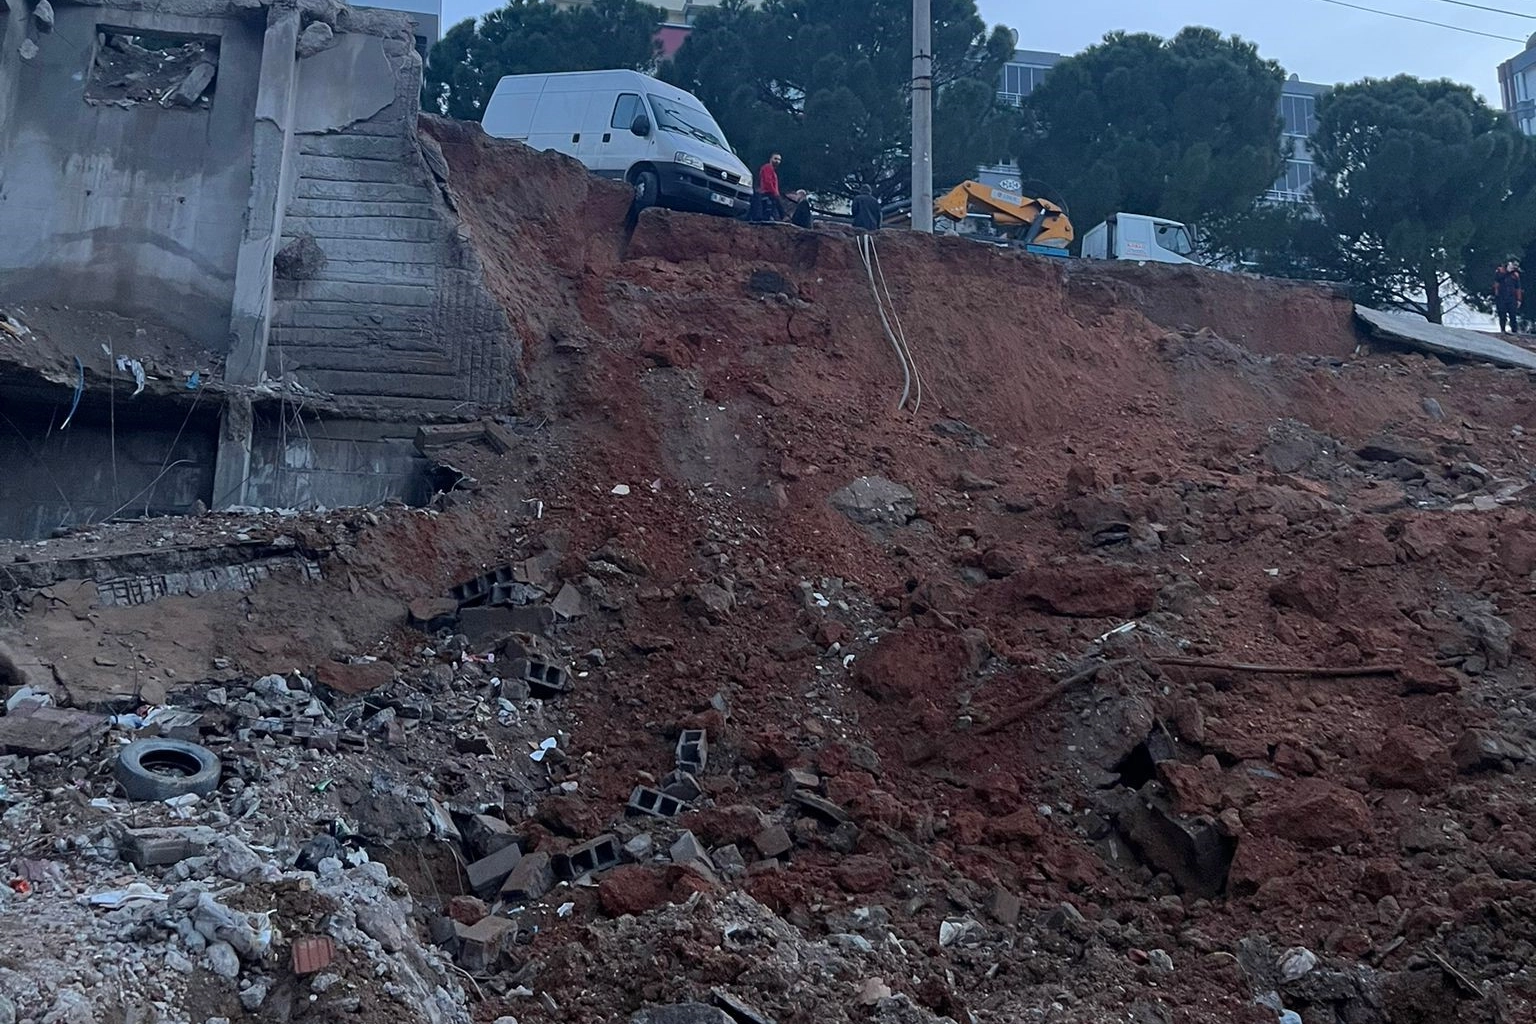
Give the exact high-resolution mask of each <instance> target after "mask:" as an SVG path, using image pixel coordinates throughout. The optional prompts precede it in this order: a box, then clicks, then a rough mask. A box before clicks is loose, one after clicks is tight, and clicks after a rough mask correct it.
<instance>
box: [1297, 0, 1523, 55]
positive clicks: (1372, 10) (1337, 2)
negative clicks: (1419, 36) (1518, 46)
mask: <svg viewBox="0 0 1536 1024" xmlns="http://www.w3.org/2000/svg"><path fill="white" fill-rule="evenodd" d="M1317 2H1318V3H1322V4H1333V5H1334V6H1335V7H1348V8H1350V9H1351V10H1356V11H1364V12H1365V13H1367V14H1379V15H1381V16H1382V17H1383V18H1396V19H1398V20H1399V21H1414V22H1418V23H1419V24H1420V25H1433V26H1434V27H1435V28H1443V29H1448V30H1449V31H1451V32H1464V33H1466V34H1467V35H1469V36H1482V37H1483V38H1485V39H1500V40H1503V41H1504V42H1506V43H1522V44H1523V43H1524V42H1525V40H1524V39H1516V38H1515V37H1514V36H1501V35H1497V34H1495V33H1493V32H1479V31H1478V30H1477V29H1475V28H1463V27H1462V26H1460V25H1448V24H1446V23H1445V22H1443V21H1430V20H1429V19H1428V18H1415V17H1414V16H1413V15H1411V14H1398V13H1397V12H1396V11H1383V10H1381V9H1380V8H1379V7H1362V6H1361V5H1360V4H1352V3H1347V2H1346V0H1317Z"/></svg>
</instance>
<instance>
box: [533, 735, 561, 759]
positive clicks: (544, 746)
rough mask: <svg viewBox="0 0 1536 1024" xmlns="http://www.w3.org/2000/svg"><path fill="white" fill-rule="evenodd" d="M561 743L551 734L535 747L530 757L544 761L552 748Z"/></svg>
mask: <svg viewBox="0 0 1536 1024" xmlns="http://www.w3.org/2000/svg"><path fill="white" fill-rule="evenodd" d="M559 745H560V742H559V741H558V740H556V739H555V738H554V737H553V736H551V737H549V738H548V739H547V740H545V741H544V742H542V743H540V744H539V745H538V746H537V747H535V748H534V751H533V753H531V754H529V755H528V757H529V758H530V759H532V760H534V761H542V760H544V755H545V754H547V753H549V752H550V751H551V750H554V749H555V748H556V747H557V746H559Z"/></svg>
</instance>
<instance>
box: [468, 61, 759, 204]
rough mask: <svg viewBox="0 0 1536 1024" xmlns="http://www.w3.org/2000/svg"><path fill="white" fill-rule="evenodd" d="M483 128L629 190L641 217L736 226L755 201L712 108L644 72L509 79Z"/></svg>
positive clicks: (748, 173) (492, 103)
mask: <svg viewBox="0 0 1536 1024" xmlns="http://www.w3.org/2000/svg"><path fill="white" fill-rule="evenodd" d="M480 124H481V127H483V128H484V129H485V130H486V133H487V134H490V135H494V136H496V137H497V138H502V139H516V140H518V141H519V142H526V143H527V144H528V145H530V146H532V147H533V148H534V149H553V150H555V151H557V152H560V153H565V154H567V155H568V156H573V157H575V158H576V159H577V160H580V161H581V162H582V163H583V164H585V165H586V167H587V169H588V170H589V171H591V172H592V173H594V174H600V175H602V176H603V177H605V178H618V179H621V180H623V181H626V182H628V183H629V184H631V185H633V186H634V187H635V201H636V203H637V204H638V205H640V206H642V207H645V206H655V205H662V206H668V207H671V208H673V209H677V210H696V211H699V212H704V213H719V214H725V215H727V216H735V215H740V214H745V213H746V212H747V208H748V207H749V206H750V204H751V201H752V172H751V171H749V170H747V166H746V165H745V164H743V163H742V162H741V161H740V160H739V159H737V157H736V154H735V153H733V152H731V148H730V144H729V143H728V142H726V140H725V133H724V132H723V131H721V130H720V126H719V125H717V124H716V123H715V119H714V118H713V117H711V116H710V114H709V111H708V110H705V109H704V104H702V103H700V102H699V101H698V100H696V99H694V98H693V96H692V95H690V94H688V93H686V92H684V91H683V90H681V89H677V88H674V87H673V86H670V85H667V84H666V83H664V82H659V81H657V80H656V79H654V78H652V77H650V76H649V75H642V74H641V73H640V72H638V71H570V72H564V73H561V74H553V75H508V76H507V77H505V78H503V79H502V80H501V81H500V82H497V83H496V91H495V92H493V93H492V94H491V100H490V102H489V103H487V104H486V105H485V114H484V116H482V117H481V118H480Z"/></svg>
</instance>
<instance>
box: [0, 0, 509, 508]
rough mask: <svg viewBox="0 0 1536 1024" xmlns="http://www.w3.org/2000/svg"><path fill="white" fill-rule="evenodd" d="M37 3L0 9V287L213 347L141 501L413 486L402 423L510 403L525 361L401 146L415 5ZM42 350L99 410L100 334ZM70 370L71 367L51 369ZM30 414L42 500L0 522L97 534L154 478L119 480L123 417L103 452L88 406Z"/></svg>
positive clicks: (416, 163) (354, 493)
mask: <svg viewBox="0 0 1536 1024" xmlns="http://www.w3.org/2000/svg"><path fill="white" fill-rule="evenodd" d="M54 2H56V3H58V4H59V7H58V8H57V10H56V11H55V10H54V9H53V8H52V7H43V8H37V6H36V0H32V2H30V3H25V4H23V3H15V2H13V3H11V4H6V5H4V6H0V10H3V11H4V12H5V16H6V21H5V22H4V25H5V41H4V45H3V46H0V216H3V217H4V222H5V224H6V226H7V229H8V231H9V232H10V233H9V234H8V235H7V238H8V240H10V241H11V242H12V244H11V245H8V246H5V247H3V248H0V298H3V299H4V300H5V301H6V303H7V304H8V305H13V304H14V305H17V306H19V305H22V304H32V305H34V306H43V305H46V306H53V307H66V306H67V307H70V308H72V309H76V310H85V311H105V312H110V313H115V314H121V315H123V316H126V317H128V318H131V319H135V320H137V321H139V322H143V323H149V322H155V323H157V324H158V325H161V326H164V327H168V328H170V329H171V331H172V333H175V334H177V335H178V336H182V337H184V338H185V340H186V341H188V342H189V343H190V349H191V350H200V351H204V352H206V353H207V354H208V355H209V356H210V357H211V358H212V361H213V368H212V369H211V370H205V372H204V383H205V385H217V386H218V387H217V390H216V392H215V393H217V394H218V395H219V396H220V397H219V399H218V401H217V403H216V404H215V405H214V407H213V408H208V407H207V405H205V406H204V409H203V410H202V411H203V413H205V414H207V416H208V420H207V422H200V423H199V424H198V425H197V426H196V427H194V428H193V429H191V430H189V431H188V434H187V439H188V440H190V439H192V438H193V436H194V435H195V437H196V449H197V450H196V451H190V450H189V451H188V452H187V453H184V454H185V458H186V460H187V468H186V469H184V470H183V469H180V468H179V469H178V473H177V474H176V476H175V478H174V479H172V478H167V481H161V482H160V483H159V484H158V485H157V486H156V487H155V488H153V489H152V497H154V500H152V501H151V502H150V505H151V508H152V510H154V511H162V512H177V511H187V510H189V509H190V508H192V507H194V505H195V503H196V502H197V501H199V500H202V501H205V502H206V503H207V504H209V505H210V506H212V507H215V508H219V507H226V506H231V505H252V504H255V505H265V506H276V507H300V508H305V507H313V506H316V505H325V506H331V507H335V506H340V505H352V504H370V503H376V502H378V501H382V500H386V499H389V498H398V499H402V500H405V501H409V502H423V501H425V500H426V499H427V497H428V496H429V495H428V490H427V488H428V484H427V468H426V463H425V462H424V461H423V460H422V459H421V457H420V455H419V454H418V453H416V452H415V451H414V450H413V448H412V447H411V440H412V437H413V436H414V430H415V426H416V425H417V424H418V423H420V422H421V420H422V419H423V418H428V417H444V418H466V419H468V418H474V417H476V416H479V415H482V414H484V413H486V412H490V411H495V410H497V409H499V408H501V407H504V406H505V405H506V403H507V401H508V400H509V398H510V396H511V394H512V391H513V386H514V382H515V379H516V368H517V365H518V361H519V355H520V350H519V342H518V338H517V336H516V335H515V334H514V332H513V331H512V330H511V327H510V324H509V323H508V320H507V316H506V313H505V312H504V311H503V309H502V307H501V306H500V305H499V304H498V303H497V302H496V300H495V299H494V298H493V297H492V295H491V294H490V292H489V290H488V289H487V287H486V284H485V281H484V275H483V273H482V268H481V266H480V264H479V262H478V260H477V257H476V256H475V254H474V252H473V249H472V247H471V246H470V245H469V244H468V240H467V236H466V234H465V233H464V228H463V227H462V225H461V224H460V222H459V219H458V216H457V215H456V213H455V211H454V210H453V208H452V205H451V201H450V199H449V198H448V197H447V195H446V192H445V190H444V189H443V187H442V183H441V179H440V176H441V175H442V174H445V173H446V165H445V164H444V163H443V161H442V159H441V153H440V151H439V150H437V147H436V143H434V142H431V141H430V140H428V142H427V144H428V146H429V147H430V149H429V151H424V150H423V148H422V146H423V143H422V141H421V140H420V139H419V138H418V134H417V118H418V114H419V94H420V88H421V58H420V55H419V54H418V53H417V51H416V49H415V45H414V36H413V28H412V22H411V19H410V18H409V17H407V16H405V15H402V14H399V13H395V12H387V11H378V10H368V9H353V8H349V7H346V6H345V5H344V4H342V3H340V2H339V0H107V2H96V3H67V5H66V0H54ZM44 22H46V23H47V24H46V25H45V24H44ZM22 44H25V45H22ZM434 158H435V159H434ZM56 340H58V341H59V342H60V344H57V345H54V346H53V347H52V349H51V350H50V353H51V355H50V357H58V356H59V354H60V353H70V354H75V353H83V354H84V357H85V364H86V365H85V366H84V367H81V368H80V372H79V375H78V379H79V381H80V385H79V386H80V387H81V388H82V389H83V390H84V392H85V398H86V402H85V404H86V406H87V407H89V406H90V405H92V403H93V402H94V401H95V400H96V399H98V398H99V397H101V396H100V393H99V392H100V380H101V373H100V372H101V370H102V367H100V366H97V365H96V362H97V359H98V357H97V355H96V353H95V349H96V348H97V347H98V346H97V344H96V343H95V339H81V338H78V337H69V338H63V339H56ZM200 360H201V357H200V356H197V357H193V358H192V360H191V361H190V362H189V363H188V365H189V366H200V365H201V366H206V365H207V364H206V363H204V362H201V361H200ZM221 360H222V368H221V369H220V368H219V366H218V364H219V362H220V361H221ZM17 362H18V363H19V364H21V365H29V360H28V357H27V355H26V354H21V355H19V356H18V357H17ZM87 371H88V372H89V375H90V383H89V384H87V383H86V381H87ZM76 376H77V374H76V373H75V372H73V371H72V369H71V368H70V367H69V364H68V361H67V360H65V361H63V365H61V366H59V367H57V368H56V372H54V373H53V376H52V378H51V379H52V380H53V382H54V383H56V384H59V383H63V382H64V381H65V380H68V381H70V382H73V381H74V380H75V379H76ZM107 376H108V379H110V372H109V373H108V375H107ZM264 377H265V378H268V379H265V380H264V379H263V378H264ZM277 381H281V386H278V385H277V384H276V383H274V382H277ZM4 391H5V388H4V387H3V382H0V400H3V397H4ZM286 396H298V404H297V406H295V405H290V404H288V402H287V401H286ZM183 397H184V396H183ZM146 401H147V399H146ZM298 406H302V410H303V412H302V416H300V414H299V413H297V412H295V411H294V410H295V408H297V407H298ZM172 415H174V414H172ZM214 418H216V419H217V422H213V419H214ZM24 419H26V422H25V423H24V424H23V432H26V433H27V434H28V438H29V441H31V440H35V438H37V437H41V438H44V439H45V440H46V441H47V442H48V444H50V445H53V446H54V447H55V448H58V449H59V450H58V451H57V452H55V451H53V450H52V449H49V450H48V451H45V452H43V453H42V454H39V453H38V452H36V451H33V450H31V449H27V450H26V451H25V452H21V451H18V452H17V453H16V460H17V461H18V464H19V463H23V462H24V463H26V464H27V465H28V466H29V469H28V472H29V473H32V474H34V476H35V479H31V478H29V482H28V483H27V485H26V487H25V491H26V493H27V494H28V495H32V494H33V493H34V492H35V493H36V494H38V495H41V497H37V498H35V499H34V498H32V497H26V498H24V499H22V500H19V501H14V502H10V503H9V504H7V500H6V499H4V498H0V504H6V505H7V507H6V508H5V509H3V510H0V533H8V534H11V535H13V536H23V537H35V536H40V535H44V534H46V533H47V532H49V531H50V530H52V529H53V528H55V527H57V526H60V525H66V524H80V523H85V522H90V521H92V520H93V519H95V518H96V517H99V516H101V515H107V514H111V513H112V512H113V511H114V510H115V509H117V508H118V506H120V505H121V504H122V503H123V500H124V498H125V493H127V492H131V491H134V490H138V489H140V488H142V487H143V486H144V485H145V483H146V482H147V481H145V480H140V479H139V478H138V477H137V476H135V475H134V473H133V472H127V471H126V470H125V465H124V460H123V454H122V450H121V449H122V442H123V434H124V429H125V424H124V423H122V422H119V423H118V424H117V427H116V435H117V437H116V441H117V448H118V451H117V452H116V454H115V456H114V452H113V439H112V437H111V436H110V435H109V436H108V437H107V439H106V443H105V444H103V443H101V439H100V438H99V437H98V436H97V434H98V431H97V429H96V427H95V426H93V425H91V424H88V423H87V422H86V418H84V417H82V419H81V420H80V421H78V422H77V423H75V424H74V425H73V426H72V427H71V431H72V433H71V434H70V436H69V437H67V438H56V437H53V436H52V435H51V434H50V433H49V432H50V431H51V430H52V429H53V422H52V421H51V420H49V419H48V418H47V417H46V416H43V417H42V418H41V419H36V420H35V421H34V418H32V417H24ZM289 425H292V426H294V427H295V428H296V429H294V430H291V431H290V430H289V429H288V426H289ZM141 437H142V439H143V440H144V443H146V444H149V445H151V446H152V447H155V448H157V449H158V451H159V452H160V453H161V454H163V453H164V451H165V450H166V449H167V448H168V447H177V445H176V444H175V443H174V442H173V440H172V439H171V438H169V437H163V436H160V434H159V433H157V432H156V428H155V427H154V426H152V425H146V426H144V427H142V433H141ZM10 443H11V444H12V445H13V446H14V444H15V442H10ZM183 447H184V445H183ZM4 454H5V452H4V451H0V455H4ZM72 461H73V462H74V466H73V469H72V470H66V469H64V468H63V467H65V466H67V465H69V464H70V463H71V462H72ZM150 462H152V463H153V464H154V468H155V469H156V471H158V470H160V469H161V468H163V464H162V463H161V462H160V461H158V458H157V459H151V460H150ZM149 464H150V463H149V462H146V466H147V465H149ZM125 472H127V475H126V477H125ZM60 473H67V474H68V482H69V484H70V487H69V488H67V489H66V490H65V492H64V494H63V495H62V496H61V497H60V499H59V500H58V501H55V500H54V498H53V497H50V494H53V493H54V492H57V491H58V490H59V489H58V488H57V487H56V486H54V484H53V483H52V482H51V481H52V480H53V479H54V478H55V477H56V476H57V475H58V474H60ZM104 473H105V474H107V475H103V474H104ZM210 474H211V480H210V479H205V478H206V477H208V476H209V475H210ZM173 492H174V493H173Z"/></svg>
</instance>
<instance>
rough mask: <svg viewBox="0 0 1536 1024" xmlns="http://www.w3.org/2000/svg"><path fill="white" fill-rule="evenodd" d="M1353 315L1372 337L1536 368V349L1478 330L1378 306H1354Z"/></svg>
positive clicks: (1461, 356)
mask: <svg viewBox="0 0 1536 1024" xmlns="http://www.w3.org/2000/svg"><path fill="white" fill-rule="evenodd" d="M1355 316H1356V317H1357V318H1358V319H1359V320H1360V322H1361V323H1362V324H1363V325H1364V326H1365V329H1366V331H1367V332H1368V333H1369V334H1370V335H1371V337H1373V338H1379V339H1381V340H1383V341H1390V342H1394V343H1396V344H1399V345H1406V346H1408V347H1409V348H1415V349H1418V350H1420V351H1422V352H1429V353H1432V354H1434V355H1438V356H1448V357H1450V358H1453V359H1474V360H1477V361H1479V362H1486V363H1493V364H1495V365H1497V366H1509V367H1514V368H1515V369H1520V370H1536V352H1532V351H1530V350H1529V349H1523V348H1521V347H1520V346H1518V345H1511V344H1510V343H1509V342H1507V341H1501V340H1499V339H1498V338H1493V337H1489V336H1488V335H1486V334H1483V333H1481V332H1479V331H1468V330H1463V329H1462V328H1459V327H1446V326H1444V325H1443V324H1432V323H1430V322H1429V321H1427V320H1422V319H1420V318H1418V317H1416V316H1409V315H1407V314H1404V313H1383V312H1382V311H1381V310H1379V309H1368V308H1366V307H1365V306H1356V307H1355Z"/></svg>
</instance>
